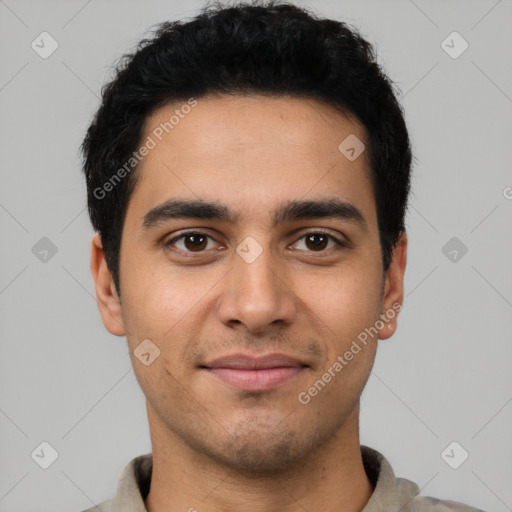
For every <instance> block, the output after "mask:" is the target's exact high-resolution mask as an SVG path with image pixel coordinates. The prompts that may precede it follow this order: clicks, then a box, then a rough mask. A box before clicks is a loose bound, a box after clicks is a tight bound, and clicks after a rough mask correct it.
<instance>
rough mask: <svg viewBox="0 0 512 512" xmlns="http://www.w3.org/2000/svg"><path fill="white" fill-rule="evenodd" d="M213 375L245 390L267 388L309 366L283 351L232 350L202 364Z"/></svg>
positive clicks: (282, 381)
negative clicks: (263, 353) (254, 353)
mask: <svg viewBox="0 0 512 512" xmlns="http://www.w3.org/2000/svg"><path fill="white" fill-rule="evenodd" d="M201 367H202V368H203V369H204V370H206V371H208V373H210V374H211V375H213V376H214V377H217V378H219V379H220V380H222V381H224V382H226V383H227V384H231V385H232V386H235V387H236V388H239V389H243V390H245V391H265V390H268V389H272V388H275V387H277V386H279V385H281V384H284V383H285V382H288V381H290V380H291V379H293V378H294V377H296V376H297V375H298V374H299V373H301V372H302V371H303V370H305V369H306V368H308V367H309V365H307V364H306V363H304V362H302V361H299V360H298V359H295V358H293V357H290V356H286V355H284V354H268V355H266V356H263V357H255V356H252V355H248V354H233V355H230V356H227V357H221V358H219V359H215V360H214V361H212V362H211V363H208V364H205V365H202V366H201Z"/></svg>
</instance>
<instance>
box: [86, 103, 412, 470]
mask: <svg viewBox="0 0 512 512" xmlns="http://www.w3.org/2000/svg"><path fill="white" fill-rule="evenodd" d="M176 110H180V105H176V104H173V105H172V106H166V107H164V108H161V109H160V110H158V111H156V112H155V113H154V114H153V115H152V116H151V117H150V118H148V119H147V122H146V124H145V132H144V134H143V137H142V141H147V140H148V137H151V138H152V139H153V140H154V142H155V143H156V145H155V146H154V147H153V148H152V149H151V150H150V151H149V153H148V154H147V155H146V156H145V157H144V159H143V160H142V162H141V164H140V166H139V169H138V171H137V172H138V177H139V180H138V183H137V186H136V187H135V190H134V192H133V195H132V197H131V198H130V201H129V204H128V209H127V214H126V219H125V223H124V227H123V232H122V244H121V251H120V286H121V299H122V302H121V303H120V302H119V300H118V298H117V295H116V293H115V288H114V286H113V283H112V280H111V276H110V274H109V272H108V269H107V268H106V264H105V260H104V255H103V254H102V252H101V243H100V241H99V238H98V237H96V239H95V241H93V258H92V268H93V274H94V277H95V281H96V288H97V295H98V300H99V302H100V305H101V306H102V307H101V312H102V316H103V320H104V323H105V326H106V327H107V329H108V330H109V331H110V332H111V333H113V334H116V335H119V336H123V335H126V336H127V339H128V343H129V348H130V354H131V358H132V363H133V367H134V371H135V374H136V376H137V379H138V382H139V383H140V386H141V388H142V390H143V392H144V394H145V396H146V399H147V406H148V413H149V417H150V427H151V428H152V429H155V430H157V429H158V431H159V435H160V436H166V437H168V438H169V439H171V438H172V439H179V440H181V441H183V442H184V443H185V444H186V445H187V446H188V447H191V448H192V449H193V450H195V451H196V452H197V453H200V454H204V455H207V456H208V457H210V458H211V459H213V460H216V461H220V462H223V463H226V464H229V465H230V466H233V467H238V468H245V469H250V470H273V469H280V468H284V467H289V466H291V465H292V464H294V463H298V462H299V461H300V460H301V459H303V458H304V457H306V456H307V455H308V454H311V453H313V452H314V451H315V449H317V448H318V447H319V446H321V445H322V444H323V443H324V442H325V441H326V440H328V439H332V438H333V437H334V436H336V435H337V434H338V433H339V432H340V429H342V428H344V426H345V427H346V426H347V425H348V424H349V423H350V422H351V423H352V424H354V422H356V421H357V412H358V403H359V396H360V394H361V392H362V390H363V387H364V385H365V384H366V381H367V379H368V376H369V374H370V370H371V367H372V364H373V360H374V356H375V351H376V345H377V340H378V339H379V338H380V339H384V338H388V337H390V336H391V335H392V334H393V333H394V330H395V328H396V316H397V314H398V311H397V310H396V304H401V300H402V278H403V271H404V268H405V243H406V239H405V235H404V236H403V237H402V239H401V242H400V243H399V245H398V246H397V247H398V248H397V249H396V250H395V253H394V256H393V262H392V264H391V267H390V269H389V270H388V272H387V274H386V275H385V276H383V268H382V261H381V249H380V245H379V233H378V226H377V214H376V207H375V199H374V194H373V191H372V186H371V182H370V174H369V163H368V159H367V154H366V152H365V151H363V152H362V153H361V154H360V156H358V157H357V158H356V159H355V160H354V159H353V158H352V159H349V158H347V156H346V153H345V154H344V153H343V152H342V151H340V149H339V145H340V143H341V142H342V141H344V139H345V138H346V137H348V136H349V135H352V136H353V135H355V136H356V137H357V138H358V139H359V140H360V141H362V142H364V143H365V144H366V141H367V135H366V133H365V130H364V129H363V127H362V126H361V125H360V124H359V123H358V122H356V121H355V120H354V119H352V118H346V117H344V116H343V115H341V114H340V113H339V112H337V111H336V110H333V109H332V107H329V106H326V105H323V104H321V103H317V102H315V101H310V100H303V99H292V98H279V99H268V98H263V97H259V96H250V97H242V96H234V97H226V96H218V97H214V96H209V97H207V98H201V99H199V100H198V101H197V105H196V106H194V107H193V108H190V109H182V110H181V112H185V111H186V112H187V114H186V115H183V114H182V116H179V122H178V123H176V124H174V125H173V127H172V129H168V131H169V133H166V132H165V131H163V134H162V133H161V131H162V130H161V129H160V130H158V127H159V126H160V127H161V126H162V125H161V123H165V122H168V121H169V119H170V118H171V116H172V115H173V114H175V111H176ZM155 129H156V130H157V131H156V132H155ZM155 133H156V134H159V136H156V135H155ZM159 138H161V140H159ZM349 151H350V150H349ZM348 154H349V155H350V152H349V153H348ZM393 304H395V308H394V310H393V313H394V314H393V316H392V317H391V318H389V317H390V316H391V315H388V316H387V317H386V318H387V320H386V321H385V322H383V321H380V322H379V315H383V314H387V312H388V311H391V309H393ZM380 318H381V319H382V318H383V317H382V316H381V317H380ZM376 325H377V329H376V328H375V326H376ZM372 327H373V331H371V335H368V329H370V328H372ZM365 329H367V331H365ZM376 331H377V332H378V334H375V332H376ZM365 332H366V333H367V334H366V340H365V342H363V341H362V340H363V339H364V338H365V336H364V334H363V335H362V333H365ZM143 340H150V341H145V342H144V343H145V345H144V344H143V345H141V346H140V344H141V342H143ZM139 346H140V347H139ZM138 347H139V348H138ZM356 347H359V350H358V349H357V348H356ZM158 351H159V353H158ZM140 352H143V353H145V354H146V355H145V356H143V357H142V358H141V359H145V363H148V362H150V364H144V363H143V362H141V359H139V357H137V354H139V356H140ZM147 354H150V355H149V356H148V355H147ZM350 354H352V355H351V356H350ZM155 355H157V357H156V358H155ZM229 356H237V357H236V358H235V360H230V361H229V362H226V360H224V362H222V361H218V360H219V359H222V358H229ZM243 356H247V357H248V358H249V359H246V358H245V359H244V357H243ZM263 356H270V357H269V358H268V359H267V360H266V362H267V366H269V368H266V369H263V368H262V366H265V365H264V364H263V360H260V361H259V362H256V363H255V362H254V358H259V357H263ZM251 358H252V359H251ZM276 361H277V362H276ZM281 363H282V364H281ZM336 363H337V364H336ZM240 365H242V366H244V365H246V366H247V365H248V366H250V367H251V368H252V369H249V368H247V367H244V368H245V369H241V368H240ZM251 365H252V366H251ZM340 367H341V368H340ZM254 368H259V369H254ZM326 375H327V376H326ZM329 375H330V378H329ZM319 381H321V382H320V383H319ZM315 383H316V385H315ZM322 383H323V385H322ZM151 423H152V424H151ZM152 433H153V432H152Z"/></svg>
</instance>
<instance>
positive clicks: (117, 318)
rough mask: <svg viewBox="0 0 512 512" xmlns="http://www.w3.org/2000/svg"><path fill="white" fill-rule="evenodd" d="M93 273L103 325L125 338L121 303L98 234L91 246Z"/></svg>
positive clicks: (109, 330)
mask: <svg viewBox="0 0 512 512" xmlns="http://www.w3.org/2000/svg"><path fill="white" fill-rule="evenodd" d="M91 272H92V277H93V279H94V285H95V287H96V300H97V304H98V309H99V310H100V314H101V318H102V320H103V325H104V326H105V328H106V329H107V331H108V332H110V333H111V334H114V335H115V336H125V335H126V330H125V328H124V322H123V316H122V310H121V301H120V299H119V296H118V295H117V290H116V287H115V284H114V280H113V279H112V273H111V272H110V270H109V269H108V266H107V260H106V258H105V253H104V252H103V244H102V242H101V235H100V234H99V233H96V234H95V235H94V237H93V239H92V244H91Z"/></svg>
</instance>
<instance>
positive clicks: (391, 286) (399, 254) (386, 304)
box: [379, 231, 407, 340]
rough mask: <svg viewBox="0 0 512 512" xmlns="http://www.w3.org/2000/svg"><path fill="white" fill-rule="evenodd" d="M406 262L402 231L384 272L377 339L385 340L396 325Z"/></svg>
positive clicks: (405, 242)
mask: <svg viewBox="0 0 512 512" xmlns="http://www.w3.org/2000/svg"><path fill="white" fill-rule="evenodd" d="M406 264H407V234H406V233H405V231H404V232H402V234H401V235H400V238H399V239H398V242H397V243H396V245H395V247H394V248H393V254H392V259H391V263H390V265H389V268H388V270H387V272H386V281H385V287H384V296H383V298H382V311H381V317H380V318H381V319H382V320H383V324H384V325H383V326H382V328H379V339H381V340H385V339H388V338H390V337H391V336H393V334H394V333H395V331H396V329H397V326H398V314H399V312H400V310H401V308H402V304H403V299H404V274H405V267H406Z"/></svg>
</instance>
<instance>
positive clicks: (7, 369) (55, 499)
mask: <svg viewBox="0 0 512 512" xmlns="http://www.w3.org/2000/svg"><path fill="white" fill-rule="evenodd" d="M297 3H299V4H302V5H308V6H310V7H312V8H313V9H314V10H315V11H316V12H317V13H319V14H321V15H324V16H327V17H334V18H337V19H340V20H344V21H347V22H349V23H351V24H353V25H354V26H356V27H358V28H359V29H360V30H361V31H362V33H363V35H364V36H366V37H367V38H368V39H369V40H370V41H371V42H372V43H376V44H377V45H378V53H379V61H380V63H381V64H383V65H384V67H385V69H386V70H387V72H388V73H389V75H390V76H391V78H392V79H393V80H394V81H395V82H396V83H397V85H398V86H399V87H400V88H401V90H402V91H403V99H402V103H403V105H404V108H405V110H406V120H407V122H408V126H409V129H410V134H411V137H412V141H413V145H414V151H415V156H416V158H417V160H416V165H415V168H414V177H413V192H412V196H411V206H410V211H409V213H408V217H407V229H408V234H409V254H408V265H407V270H406V276H405V293H406V297H405V305H404V309H403V311H402V313H401V315H400V319H399V328H398V331H397V333H396V334H395V336H394V337H393V338H391V339H389V340H387V341H381V342H380V347H379V351H378V355H377V362H376V365H375V368H374V371H373V373H372V376H371V378H370V380H369V383H368V386H367V388H366V390H365V392H364V393H363V399H362V416H361V440H362V443H363V444H367V445H369V446H372V447H374V448H376V449H378V450H380V451H381V452H382V453H383V454H384V455H385V456H386V457H387V458H388V459H389V460H390V462H391V464H392V465H393V467H394V470H395V473H396V474H397V476H403V477H406V478H409V479H411V480H414V481H415V482H417V483H418V485H419V486H420V487H421V488H422V493H423V494H426V495H431V496H436V497H439V498H445V499H446V498H451V499H455V500H459V501H463V502H467V503H469V504H472V505H474V506H476V507H480V508H482V509H484V510H487V511H496V512H502V511H507V510H512V486H511V485H510V484H511V475H512V442H511V441H512V439H511V436H512V434H511V432H512V429H511V426H512V403H511V402H512V385H511V384H512V376H511V375H512V374H511V371H510V363H511V360H512V347H511V344H510V341H511V332H512V270H511V265H510V262H511V261H512V257H511V256H512V236H511V234H512V230H511V227H512V222H511V220H512V199H511V198H512V188H510V187H512V173H511V166H510V163H511V156H510V146H511V141H510V134H511V128H510V127H511V124H512V71H511V69H512V68H511V66H510V62H512V44H511V42H512V31H511V29H510V26H511V21H512V2H511V0H500V1H496V0H479V1H426V0H414V1H412V0H397V1H369V0H366V1H357V2H356V1H337V2H335V1H329V0H319V1H310V2H297ZM201 5H202V2H196V1H191V2H187V3H186V4H185V3H184V2H178V1H165V2H164V1H156V0H152V1H145V2H141V1H138V2H135V1H123V2H121V1H109V2H106V1H100V0H92V1H87V0H80V1H66V2H64V1H45V2H43V1H37V2H36V1H24V0H6V1H1V0H0V39H1V41H0V44H1V46H0V47H1V70H0V109H1V120H2V122H1V127H0V130H1V131H0V145H1V146H0V149H1V151H0V156H1V167H0V172H1V188H0V226H1V236H2V238H1V240H2V242H1V245H0V257H1V265H0V315H1V318H0V325H1V340H2V341H1V343H2V345H1V347H2V350H1V357H0V433H1V435H0V450H1V451H0V461H1V462H0V511H1V512H6V511H9V512H13V511H14V512H17V511H27V512H29V511H36V510H37V511H41V510H52V511H54V512H60V511H62V512H64V511H72V510H76V511H78V510H82V509H84V508H87V507H90V506H92V505H93V504H95V503H98V502H100V501H102V500H104V499H106V498H109V497H111V496H112V495H113V493H114V491H115V487H116V484H117V480H118V478H119V476H120V474H121V471H122V469H123V468H124V466H125V465H126V464H127V463H128V462H129V460H130V459H132V458H133V457H135V456H136V455H139V454H142V453H147V452H149V451H151V445H150V441H149V430H148V426H147V418H146V410H145V407H144V404H145V402H144V397H143V394H142V392H141V390H140V388H139V387H138V384H137V382H136V379H135V376H134V374H133V371H132V369H131V363H130V359H129V354H128V351H127V344H126V340H125V339H124V338H116V337H114V336H112V335H110V334H109V333H108V332H107V331H106V330H105V329H104V327H103V324H102V323H101V320H100V315H99V312H98V310H97V306H96V303H95V299H94V287H93V281H92V277H91V275H90V271H89V255H90V240H91V237H92V235H93V231H92V228H91V227H90V225H89V220H88V217H87V212H86V210H85V204H86V203H85V185H84V181H83V178H82V175H81V173H80V159H79V154H78V146H79V144H80V143H81V141H82V138H83V136H84V133H85V130H86V128H87V126H88V124H89V122H90V120H91V116H92V114H93V112H94V111H95V109H96V108H97V106H98V101H99V93H100V88H101V85H102V84H103V83H104V82H105V81H106V80H107V79H108V78H109V77H110V69H109V67H110V66H111V64H113V63H114V61H115V59H116V58H118V57H119V56H120V55H121V54H122V53H124V52H126V51H128V50H129V49H131V48H132V47H133V46H134V45H135V43H136V42H137V41H138V40H139V39H140V38H141V37H142V36H143V35H145V33H146V35H147V33H148V32H147V31H148V30H149V29H150V28H151V26H152V25H153V24H154V23H158V22H160V21H163V20H165V19H176V18H181V17H184V16H185V17H188V16H192V15H193V14H194V13H195V12H196V9H197V8H198V7H200V6H201ZM43 31H47V32H49V33H50V34H51V36H52V37H53V38H54V39H55V40H56V41H57V42H58V44H59V47H58V49H57V50H56V51H55V52H54V53H53V54H52V55H51V56H50V57H49V58H47V59H42V58H41V57H40V56H39V55H38V54H37V53H36V52H35V51H34V50H33V49H32V48H31V43H32V41H33V40H35V39H36V38H37V37H38V36H39V34H40V33H41V32H43ZM453 31H457V32H459V33H460V34H461V35H462V37H463V38H464V39H465V40H466V41H467V42H468V43H469V47H468V49H467V50H466V51H465V52H464V53H463V54H462V55H460V56H459V57H458V58H455V59H454V58H452V57H450V56H449V55H448V54H447V53H446V52H445V50H444V49H443V47H442V45H441V43H442V41H443V40H445V38H446V37H447V36H448V35H449V34H451V33H452V32H453ZM448 41H450V40H448ZM449 44H450V45H451V46H454V48H455V50H457V49H458V48H460V44H459V42H454V43H451V42H450V43H449ZM507 187H508V188H507ZM43 237H47V238H49V239H50V240H51V241H52V243H53V244H54V245H55V246H56V249H57V252H56V254H54V255H53V256H52V254H51V252H50V253H48V255H47V257H46V261H41V260H40V258H39V257H36V255H37V254H38V253H37V250H35V251H34V252H36V254H34V252H33V251H32V248H33V247H34V245H36V243H37V242H38V241H39V240H40V239H41V238H43ZM452 237H457V238H458V239H459V240H460V242H456V243H457V244H459V247H458V248H457V247H456V246H454V247H455V249H456V250H457V251H458V252H457V260H456V261H452V260H453V257H454V253H452V254H451V255H450V253H449V251H452V250H453V247H451V246H448V249H445V251H444V252H443V250H442V248H443V247H444V246H445V244H446V243H447V242H448V241H449V240H450V239H451V238H452ZM40 243H42V244H44V242H40ZM452 243H453V242H452ZM461 243H463V244H464V245H465V246H466V247H467V249H468V252H467V253H466V254H465V255H463V256H461V254H462V253H461V251H460V247H461V245H460V244H461ZM38 247H39V246H36V249H37V248H38ZM445 253H446V254H447V255H445ZM43 441H46V442H48V443H49V444H50V445H51V446H52V447H53V448H54V449H55V450H56V451H57V453H58V458H57V460H56V461H55V462H54V463H53V464H52V465H51V466H50V467H49V468H48V469H42V468H41V467H40V466H39V465H38V464H36V462H35V461H34V460H33V459H32V457H31V453H32V452H34V450H36V449H38V447H39V445H40V443H41V442H43ZM452 441H457V442H458V443H459V444H460V445H461V446H462V447H463V448H464V449H465V450H466V451H467V452H468V453H469V458H468V459H467V460H466V461H465V462H464V463H463V464H462V465H461V466H460V467H458V469H452V468H451V467H449V465H448V464H447V463H446V462H445V460H443V458H442V456H441V453H442V452H443V450H444V449H445V448H446V447H447V446H448V445H449V444H450V443H451V442H452ZM36 451H37V450H36ZM46 453H48V451H47V452H46ZM453 453H454V456H453V457H452V460H454V459H457V457H460V452H457V451H455V452H453ZM450 454H451V453H450ZM309 512H318V511H309Z"/></svg>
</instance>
